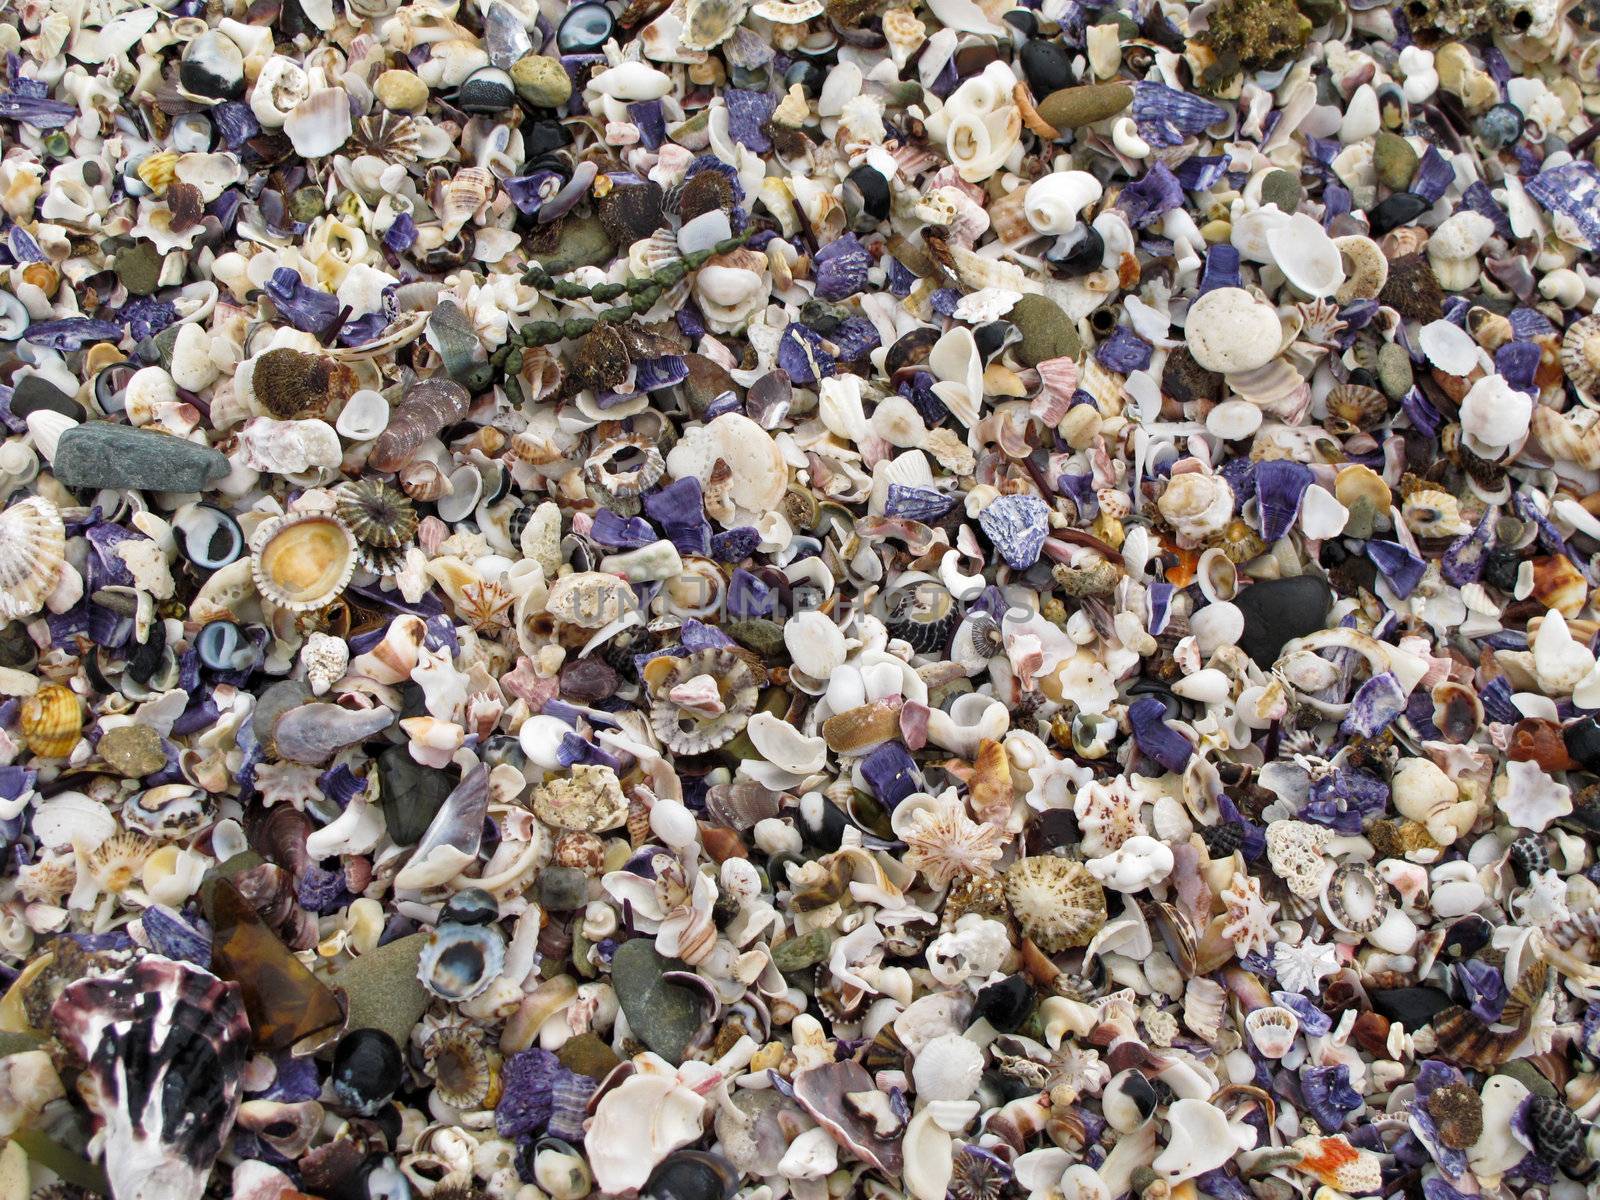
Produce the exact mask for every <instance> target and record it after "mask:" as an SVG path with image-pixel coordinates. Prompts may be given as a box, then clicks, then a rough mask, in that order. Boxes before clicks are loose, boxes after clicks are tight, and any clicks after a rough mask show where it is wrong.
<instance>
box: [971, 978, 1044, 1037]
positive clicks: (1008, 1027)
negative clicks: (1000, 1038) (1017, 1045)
mask: <svg viewBox="0 0 1600 1200" xmlns="http://www.w3.org/2000/svg"><path fill="white" fill-rule="evenodd" d="M977 1011H978V1016H980V1017H983V1018H985V1019H986V1020H987V1021H988V1022H989V1024H991V1025H993V1026H994V1027H995V1028H996V1029H998V1030H999V1031H1000V1032H1001V1033H1012V1032H1014V1031H1015V1030H1017V1029H1020V1028H1022V1023H1023V1022H1024V1021H1026V1020H1027V1019H1028V1014H1029V1013H1031V1012H1032V1011H1033V985H1032V984H1030V983H1029V982H1028V981H1027V979H1026V978H1024V977H1023V976H1021V975H1008V976H1006V977H1005V978H1004V979H1002V980H1001V981H1000V982H999V983H991V984H990V985H989V986H988V987H986V988H984V989H982V990H981V991H980V992H979V993H978V1004H977Z"/></svg>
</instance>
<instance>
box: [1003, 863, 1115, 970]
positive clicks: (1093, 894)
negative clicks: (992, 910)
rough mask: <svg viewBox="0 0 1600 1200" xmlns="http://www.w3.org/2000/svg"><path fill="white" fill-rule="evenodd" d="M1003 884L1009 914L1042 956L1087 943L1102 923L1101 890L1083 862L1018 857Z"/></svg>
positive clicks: (1103, 910)
mask: <svg viewBox="0 0 1600 1200" xmlns="http://www.w3.org/2000/svg"><path fill="white" fill-rule="evenodd" d="M1004 883H1005V892H1006V903H1007V904H1008V905H1010V907H1011V913H1012V916H1013V917H1015V918H1016V921H1017V924H1018V925H1019V926H1020V927H1021V929H1022V931H1023V933H1024V934H1025V935H1026V936H1027V937H1028V938H1030V939H1031V940H1032V941H1033V942H1034V943H1035V944H1036V945H1037V946H1038V947H1039V949H1041V950H1043V951H1044V952H1045V953H1046V954H1057V953H1059V952H1061V951H1062V950H1067V949H1070V948H1072V947H1074V946H1087V945H1088V944H1089V942H1090V941H1091V940H1093V938H1094V935H1095V934H1096V933H1098V932H1099V931H1100V928H1101V927H1102V926H1103V925H1104V924H1105V922H1106V899H1105V891H1104V890H1103V889H1102V888H1101V886H1100V883H1099V881H1098V880H1096V879H1095V878H1094V876H1093V875H1091V874H1090V873H1089V870H1088V868H1087V867H1085V866H1084V865H1083V864H1082V863H1077V862H1072V861H1071V860H1070V859H1064V858H1055V857H1035V858H1019V859H1018V860H1017V861H1016V862H1015V863H1013V864H1012V865H1011V866H1010V868H1008V869H1007V870H1006V872H1005V875H1004Z"/></svg>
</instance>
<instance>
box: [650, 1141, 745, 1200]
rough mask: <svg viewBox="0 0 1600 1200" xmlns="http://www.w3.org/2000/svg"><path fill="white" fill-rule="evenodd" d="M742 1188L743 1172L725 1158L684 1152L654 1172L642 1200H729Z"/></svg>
mask: <svg viewBox="0 0 1600 1200" xmlns="http://www.w3.org/2000/svg"><path fill="white" fill-rule="evenodd" d="M738 1186H739V1172H738V1171H737V1170H735V1169H734V1166H733V1164H732V1163H730V1162H729V1161H728V1160H727V1159H725V1158H723V1157H722V1156H721V1155H718V1154H709V1153H707V1152H705V1151H703V1150H680V1151H678V1152H677V1153H676V1154H672V1155H669V1156H667V1158H666V1159H664V1160H663V1161H662V1162H661V1164H660V1165H659V1166H658V1167H656V1169H655V1170H654V1171H651V1172H650V1178H649V1179H647V1180H645V1184H644V1188H643V1189H642V1190H641V1191H640V1192H639V1200H727V1197H729V1196H732V1195H733V1193H734V1191H735V1189H737V1188H738Z"/></svg>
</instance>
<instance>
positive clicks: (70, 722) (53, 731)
mask: <svg viewBox="0 0 1600 1200" xmlns="http://www.w3.org/2000/svg"><path fill="white" fill-rule="evenodd" d="M17 727H18V728H19V729H21V730H22V735H23V736H24V737H25V738H27V739H28V750H29V751H30V752H31V753H33V754H36V755H38V757H40V758H65V757H66V756H67V755H69V754H71V753H72V748H73V747H74V746H76V745H77V744H78V739H79V738H81V737H82V736H83V702H82V701H81V700H79V699H78V696H77V694H76V693H74V692H73V691H72V690H71V689H70V688H65V687H62V686H61V685H60V684H59V683H47V684H45V685H44V686H43V687H41V688H40V689H39V690H38V691H37V692H35V693H34V694H33V695H31V696H29V697H28V698H27V699H25V700H24V701H23V702H22V711H21V712H20V713H19V714H18V717H17Z"/></svg>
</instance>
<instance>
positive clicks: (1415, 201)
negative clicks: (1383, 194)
mask: <svg viewBox="0 0 1600 1200" xmlns="http://www.w3.org/2000/svg"><path fill="white" fill-rule="evenodd" d="M1432 207H1433V205H1431V204H1429V203H1428V202H1427V201H1426V200H1424V199H1423V198H1422V197H1421V196H1418V195H1417V194H1416V193H1414V192H1396V193H1394V195H1392V196H1390V197H1389V198H1388V199H1387V200H1384V201H1382V202H1381V203H1379V205H1378V206H1377V207H1376V208H1374V209H1371V210H1370V211H1369V212H1368V213H1367V223H1368V224H1369V225H1370V226H1371V227H1372V236H1373V237H1378V236H1379V235H1380V234H1385V233H1388V232H1389V231H1390V230H1391V229H1398V228H1400V226H1402V225H1409V224H1410V223H1411V222H1412V221H1415V220H1416V219H1417V218H1418V217H1420V216H1421V215H1422V214H1423V213H1425V212H1427V211H1428V210H1429V209H1430V208H1432Z"/></svg>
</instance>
